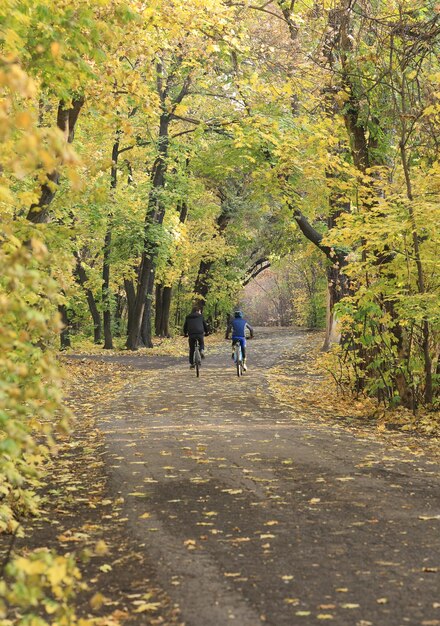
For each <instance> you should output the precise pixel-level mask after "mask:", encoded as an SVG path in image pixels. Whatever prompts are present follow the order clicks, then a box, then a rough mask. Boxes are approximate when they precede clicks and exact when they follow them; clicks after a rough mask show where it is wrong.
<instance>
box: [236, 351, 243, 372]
mask: <svg viewBox="0 0 440 626" xmlns="http://www.w3.org/2000/svg"><path fill="white" fill-rule="evenodd" d="M235 364H236V366H237V376H238V377H240V376H241V375H242V373H243V357H242V356H241V346H240V344H237V345H236V346H235Z"/></svg>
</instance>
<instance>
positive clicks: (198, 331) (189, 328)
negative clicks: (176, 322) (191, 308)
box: [183, 313, 208, 337]
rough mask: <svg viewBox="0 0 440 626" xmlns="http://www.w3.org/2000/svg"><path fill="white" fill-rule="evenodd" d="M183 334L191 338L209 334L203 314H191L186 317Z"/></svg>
mask: <svg viewBox="0 0 440 626" xmlns="http://www.w3.org/2000/svg"><path fill="white" fill-rule="evenodd" d="M183 334H184V335H189V336H190V337H193V336H195V335H202V336H203V335H207V334H208V327H207V325H206V322H205V320H204V319H203V315H202V314H201V313H190V314H189V315H187V316H186V319H185V325H184V327H183Z"/></svg>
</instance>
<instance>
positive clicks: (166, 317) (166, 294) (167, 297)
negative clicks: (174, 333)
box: [160, 287, 173, 337]
mask: <svg viewBox="0 0 440 626" xmlns="http://www.w3.org/2000/svg"><path fill="white" fill-rule="evenodd" d="M172 292H173V289H172V287H164V288H163V291H162V321H161V329H160V330H161V336H162V337H169V336H170V309H171V296H172Z"/></svg>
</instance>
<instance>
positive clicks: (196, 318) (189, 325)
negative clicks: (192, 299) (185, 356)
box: [183, 305, 208, 369]
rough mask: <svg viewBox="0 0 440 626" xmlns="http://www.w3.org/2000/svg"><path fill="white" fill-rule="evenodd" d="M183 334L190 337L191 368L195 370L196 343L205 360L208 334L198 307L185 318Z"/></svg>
mask: <svg viewBox="0 0 440 626" xmlns="http://www.w3.org/2000/svg"><path fill="white" fill-rule="evenodd" d="M183 334H184V335H185V337H188V344H189V366H190V368H191V369H194V367H195V365H194V350H195V347H196V341H197V340H198V341H199V347H200V356H201V357H202V359H204V358H205V339H204V337H205V335H207V334H208V326H207V325H206V322H205V320H204V319H203V315H202V311H201V308H200V307H199V306H197V305H195V306H193V308H192V311H191V313H190V314H189V315H187V316H186V318H185V324H184V326H183Z"/></svg>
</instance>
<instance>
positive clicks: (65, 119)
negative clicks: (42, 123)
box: [27, 97, 84, 224]
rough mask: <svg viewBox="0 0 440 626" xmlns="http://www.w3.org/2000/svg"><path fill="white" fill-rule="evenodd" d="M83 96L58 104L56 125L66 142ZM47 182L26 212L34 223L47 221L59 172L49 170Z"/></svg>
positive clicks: (72, 134) (68, 139)
mask: <svg viewBox="0 0 440 626" xmlns="http://www.w3.org/2000/svg"><path fill="white" fill-rule="evenodd" d="M83 104H84V98H83V97H78V98H75V99H73V101H72V108H71V109H66V108H64V106H65V103H64V101H63V100H61V101H60V103H59V105H58V113H57V127H58V128H59V129H60V130H61V132H62V133H63V134H64V137H65V139H66V142H67V143H72V141H73V139H74V136H75V125H76V122H77V119H78V115H79V112H80V110H81V107H82V106H83ZM47 178H48V182H47V183H43V184H42V185H41V192H40V198H39V200H38V202H36V203H34V204H32V205H31V207H30V209H29V212H28V214H27V219H28V220H29V221H30V222H33V223H34V224H45V223H47V222H48V221H49V206H50V203H51V202H52V200H53V199H54V197H55V194H56V191H57V187H58V183H59V179H60V175H59V172H57V171H54V172H50V173H49V174H48V175H47Z"/></svg>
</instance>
